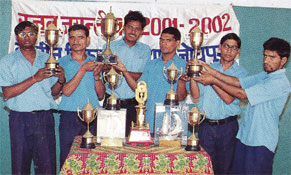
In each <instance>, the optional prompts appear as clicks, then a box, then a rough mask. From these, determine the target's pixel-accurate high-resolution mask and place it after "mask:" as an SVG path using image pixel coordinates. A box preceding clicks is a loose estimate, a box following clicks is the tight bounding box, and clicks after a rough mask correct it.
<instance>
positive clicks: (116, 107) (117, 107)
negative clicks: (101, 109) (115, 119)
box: [105, 103, 120, 110]
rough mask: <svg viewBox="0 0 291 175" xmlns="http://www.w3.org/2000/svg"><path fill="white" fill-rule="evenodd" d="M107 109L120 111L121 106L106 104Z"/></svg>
mask: <svg viewBox="0 0 291 175" xmlns="http://www.w3.org/2000/svg"><path fill="white" fill-rule="evenodd" d="M105 109H106V110H120V105H119V104H114V105H112V104H108V103H107V104H106V105H105Z"/></svg>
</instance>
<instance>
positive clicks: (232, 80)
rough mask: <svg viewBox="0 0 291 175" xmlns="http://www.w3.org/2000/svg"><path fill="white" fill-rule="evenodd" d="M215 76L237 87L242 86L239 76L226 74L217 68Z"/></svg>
mask: <svg viewBox="0 0 291 175" xmlns="http://www.w3.org/2000/svg"><path fill="white" fill-rule="evenodd" d="M213 76H214V77H215V78H217V79H218V80H221V81H223V82H225V83H227V84H229V85H231V86H235V87H239V88H240V87H241V84H240V82H239V79H238V78H237V77H233V76H230V75H225V74H223V73H221V72H219V71H217V70H216V71H215V73H214V74H213Z"/></svg>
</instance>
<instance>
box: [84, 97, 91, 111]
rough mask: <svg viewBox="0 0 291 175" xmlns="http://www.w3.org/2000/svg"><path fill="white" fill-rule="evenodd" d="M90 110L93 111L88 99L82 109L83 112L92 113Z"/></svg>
mask: <svg viewBox="0 0 291 175" xmlns="http://www.w3.org/2000/svg"><path fill="white" fill-rule="evenodd" d="M92 110H94V108H93V106H92V105H91V104H90V102H89V99H88V103H87V104H86V105H85V106H84V107H83V111H92Z"/></svg>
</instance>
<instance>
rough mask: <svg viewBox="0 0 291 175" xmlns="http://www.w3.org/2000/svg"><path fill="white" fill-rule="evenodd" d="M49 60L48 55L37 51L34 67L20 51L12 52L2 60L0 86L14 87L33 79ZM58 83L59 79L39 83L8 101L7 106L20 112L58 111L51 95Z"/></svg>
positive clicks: (0, 64)
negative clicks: (52, 88) (52, 89)
mask: <svg viewBox="0 0 291 175" xmlns="http://www.w3.org/2000/svg"><path fill="white" fill-rule="evenodd" d="M48 58H49V55H48V54H46V53H43V52H40V51H38V50H36V56H35V60H34V62H33V65H32V64H31V63H30V62H29V61H28V60H27V59H26V58H25V57H24V56H23V55H22V53H21V51H20V49H18V50H16V51H14V52H11V53H10V54H9V55H6V56H5V57H3V58H2V59H1V60H0V70H1V71H0V86H1V87H3V86H12V85H15V84H18V83H21V82H23V81H24V80H26V79H28V78H30V77H32V76H33V75H34V74H35V73H36V72H37V71H38V70H39V69H40V68H43V67H45V62H46V61H47V59H48ZM56 82H57V77H50V78H46V79H44V80H42V81H40V82H37V83H35V84H33V85H32V86H31V87H29V88H28V89H27V90H26V91H24V92H23V93H21V94H19V95H17V96H15V97H12V98H10V99H8V100H7V101H6V106H7V107H8V108H9V109H11V110H14V111H19V112H31V111H34V110H49V109H56V108H57V104H56V103H55V101H54V99H53V97H52V95H51V87H52V86H53V85H54V84H55V83H56ZM1 92H2V89H1Z"/></svg>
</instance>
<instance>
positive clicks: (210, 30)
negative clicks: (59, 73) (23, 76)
mask: <svg viewBox="0 0 291 175" xmlns="http://www.w3.org/2000/svg"><path fill="white" fill-rule="evenodd" d="M110 7H111V8H112V13H113V14H114V16H115V17H116V18H117V20H118V27H117V33H116V35H115V37H114V40H116V39H120V38H122V34H123V32H122V31H123V18H124V16H125V15H126V14H127V13H128V12H129V11H136V10H137V11H140V12H141V13H142V14H143V15H144V16H145V17H146V20H147V26H146V27H145V29H144V33H143V35H142V36H141V38H140V39H139V41H141V42H143V43H146V44H148V45H149V46H150V47H151V49H152V58H151V59H156V58H158V57H159V55H160V54H161V52H160V49H159V38H160V35H161V32H162V30H163V29H165V28H166V27H170V26H172V27H176V28H178V29H179V31H180V32H181V35H182V40H181V46H180V47H179V49H178V50H177V53H178V55H179V56H180V57H182V58H183V59H185V60H186V61H188V60H189V59H191V58H192V57H193V55H194V54H193V48H192V46H191V44H190V39H189V32H190V31H191V30H192V29H193V28H195V27H196V26H199V27H200V29H201V30H202V32H203V33H204V34H205V37H204V38H205V39H204V41H203V44H202V48H201V51H200V53H199V54H198V59H200V60H202V61H206V62H207V63H211V62H216V61H218V60H219V59H220V53H219V51H218V45H219V42H220V39H221V37H222V36H224V35H225V34H227V33H231V32H234V33H236V34H238V35H239V28H240V25H239V22H238V20H237V18H236V15H235V13H234V11H233V8H232V6H230V5H227V6H223V5H194V4H184V5H181V4H177V5H175V4H170V5H169V4H160V3H121V2H119V3H118V2H114V3H108V2H74V1H34V0H33V1H32V0H29V1H28V0H13V1H12V23H11V36H10V43H9V52H11V51H13V50H15V49H17V47H18V44H17V42H16V39H15V34H14V28H15V26H16V25H17V24H18V23H19V22H21V21H26V20H27V21H31V22H33V23H35V24H37V25H38V26H39V29H40V30H39V32H40V35H39V39H38V43H37V45H36V48H37V49H39V50H41V51H43V52H47V53H49V46H48V45H47V44H46V42H45V39H44V31H45V29H46V28H47V27H48V25H49V24H50V23H53V24H55V25H56V26H57V27H58V28H60V29H61V30H63V31H64V34H65V35H64V39H63V40H62V39H60V42H59V44H58V45H57V46H56V47H55V48H54V56H55V57H56V58H57V59H59V58H60V57H63V56H65V55H67V54H70V47H69V44H68V35H67V29H68V28H69V27H70V26H71V25H73V24H84V25H85V26H87V27H88V29H89V31H90V36H91V43H90V45H89V47H88V48H87V54H88V55H91V56H94V57H96V55H97V53H98V51H102V48H103V45H104V44H105V43H106V42H105V40H104V37H102V33H101V19H102V18H104V17H105V15H106V13H109V12H110Z"/></svg>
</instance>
